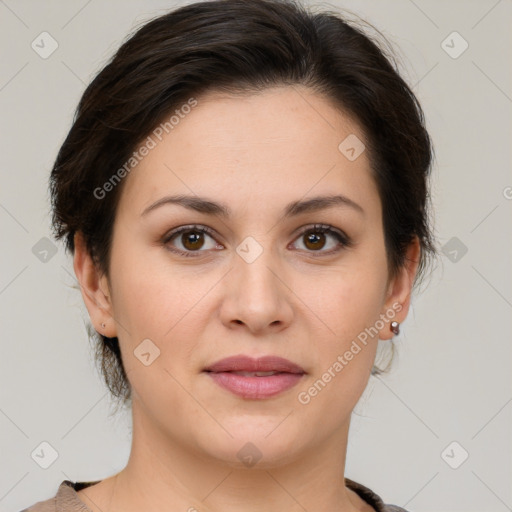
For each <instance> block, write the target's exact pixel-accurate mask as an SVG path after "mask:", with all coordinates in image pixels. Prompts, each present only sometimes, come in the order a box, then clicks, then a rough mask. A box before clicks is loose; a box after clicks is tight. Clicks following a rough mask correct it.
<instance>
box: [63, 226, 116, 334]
mask: <svg viewBox="0 0 512 512" xmlns="http://www.w3.org/2000/svg"><path fill="white" fill-rule="evenodd" d="M74 242H75V253H74V258H73V268H74V270H75V274H76V277H77V279H78V282H79V284H80V290H81V292H82V297H83V300H84V303H85V306H86V308H87V311H88V312H89V316H90V318H91V322H92V324H93V326H94V328H95V329H96V330H97V331H98V332H99V333H100V334H103V335H104V336H107V337H109V338H113V337H115V336H116V328H115V322H112V302H111V298H110V292H109V288H108V281H107V278H106V276H104V275H101V273H100V271H99V269H98V268H97V266H96V265H95V264H94V262H93V260H92V257H91V255H90V254H89V252H88V250H87V248H86V245H85V241H84V239H83V235H82V233H80V232H78V231H77V232H76V233H75V236H74Z"/></svg>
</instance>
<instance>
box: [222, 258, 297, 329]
mask: <svg viewBox="0 0 512 512" xmlns="http://www.w3.org/2000/svg"><path fill="white" fill-rule="evenodd" d="M271 253H272V251H270V250H267V249H265V250H263V252H262V253H261V254H260V255H259V256H258V257H257V258H256V259H255V260H254V261H251V260H250V259H244V257H241V256H240V255H239V254H235V255H234V258H233V268H232V270H231V272H229V275H228V276H227V279H226V281H225V289H224V296H223V300H222V305H221V307H220V317H221V320H222V322H223V324H224V325H225V326H226V327H228V328H229V329H244V328H245V329H247V330H248V331H250V332H251V333H252V334H254V335H264V334H265V333H276V332H279V331H281V330H283V329H286V327H288V326H289V325H290V323H291V321H292V317H293V307H292V304H291V302H290V301H291V299H292V297H293V293H292V291H291V290H290V286H289V285H288V286H287V279H286V275H285V273H284V271H283V269H282V267H281V266H280V265H279V264H278V262H277V261H276V259H275V258H273V255H272V254H271ZM240 254H243V253H240Z"/></svg>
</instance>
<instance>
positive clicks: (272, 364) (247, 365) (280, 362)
mask: <svg viewBox="0 0 512 512" xmlns="http://www.w3.org/2000/svg"><path fill="white" fill-rule="evenodd" d="M205 371H207V372H213V373H220V372H248V373H261V372H274V373H294V374H302V373H306V372H305V371H304V369H303V368H301V367H300V366H299V365H297V364H295V363H292V362H291V361H288V359H284V358H282V357H278V356H265V357H260V358H258V359H253V358H252V357H248V356H232V357H228V358H226V359H222V360H220V361H217V362H216V363H213V364H212V365H210V366H208V367H207V368H205Z"/></svg>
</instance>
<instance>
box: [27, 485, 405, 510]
mask: <svg viewBox="0 0 512 512" xmlns="http://www.w3.org/2000/svg"><path fill="white" fill-rule="evenodd" d="M100 481H101V480H96V481H94V482H72V481H70V480H64V481H63V482H62V483H61V484H60V485H59V489H58V491H57V494H56V495H55V496H54V497H53V498H50V499H48V500H45V501H38V502H37V503H34V504H33V505H32V506H30V507H28V508H26V509H24V510H22V511H21V512H91V510H90V509H89V508H88V507H87V506H86V505H85V503H83V502H82V501H81V500H80V498H79V497H78V494H77V491H80V490H82V489H84V488H86V487H89V486H91V485H94V484H97V483H98V482H100ZM345 485H346V486H347V487H348V488H349V489H351V490H352V491H354V492H356V493H357V494H358V495H359V496H360V497H361V498H362V499H363V500H364V501H366V502H367V503H369V504H370V505H371V506H372V507H373V508H374V509H375V510H376V512H407V511H406V510H405V509H404V508H401V507H398V506H396V505H386V504H384V502H383V501H382V499H381V498H380V497H379V496H378V495H377V494H375V493H374V492H373V491H372V490H370V489H368V487H365V486H364V485H362V484H359V483H357V482H354V481H353V480H350V479H349V478H345Z"/></svg>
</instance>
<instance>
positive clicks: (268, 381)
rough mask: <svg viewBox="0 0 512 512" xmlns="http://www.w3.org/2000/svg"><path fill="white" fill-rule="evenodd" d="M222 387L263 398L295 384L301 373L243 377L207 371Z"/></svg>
mask: <svg viewBox="0 0 512 512" xmlns="http://www.w3.org/2000/svg"><path fill="white" fill-rule="evenodd" d="M208 375H210V377H211V378H212V379H213V380H214V381H215V382H216V383H217V384H218V385H219V386H221V387H222V388H224V389H227V390H228V391H231V393H233V394H235V395H238V396H240V397H242V398H250V399H264V398H270V397H271V396H275V395H278V394H279V393H282V392H283V391H286V390H287V389H290V388H291V387H293V386H295V384H297V383H298V382H299V381H300V379H301V378H302V375H303V374H300V373H278V374H276V375H269V376H268V377H245V376H243V375H237V374H236V373H231V372H219V373H215V372H208Z"/></svg>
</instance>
